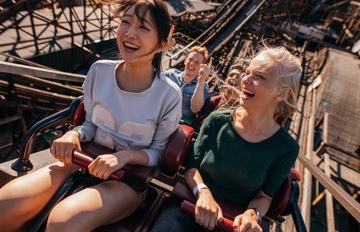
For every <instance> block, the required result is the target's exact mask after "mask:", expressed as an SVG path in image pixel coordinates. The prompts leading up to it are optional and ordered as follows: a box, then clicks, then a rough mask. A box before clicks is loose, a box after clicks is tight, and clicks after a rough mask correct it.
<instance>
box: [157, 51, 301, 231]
mask: <svg viewBox="0 0 360 232" xmlns="http://www.w3.org/2000/svg"><path fill="white" fill-rule="evenodd" d="M301 74H302V68H301V63H300V60H299V59H298V58H297V57H295V56H293V55H292V54H291V53H290V52H289V51H287V50H286V49H285V48H283V47H274V48H271V47H269V46H267V45H264V48H263V49H262V50H261V51H260V52H259V53H258V54H257V55H256V56H255V57H254V58H253V59H252V61H251V63H250V65H249V67H248V68H247V69H246V72H245V75H244V76H242V79H241V93H240V99H239V106H238V107H237V108H236V109H233V110H217V111H214V112H212V113H211V114H210V115H209V116H208V117H207V118H206V120H205V122H204V124H203V125H202V127H201V129H200V133H199V135H198V137H197V139H196V141H195V144H194V149H193V151H192V152H193V154H189V156H188V157H187V161H186V163H185V173H184V179H185V181H186V183H187V185H188V186H189V188H190V189H192V190H193V193H194V195H195V196H196V198H197V201H196V207H195V217H191V216H188V215H185V214H183V213H182V212H180V211H179V209H178V208H176V207H175V206H172V205H170V206H169V207H166V208H165V209H164V210H163V211H162V213H161V215H160V216H159V218H158V220H157V221H156V223H155V224H154V226H153V229H152V231H153V232H161V231H173V232H175V231H176V232H178V231H207V230H212V229H214V228H215V225H216V224H217V223H218V222H220V221H222V220H223V212H222V209H221V207H220V206H219V204H218V203H217V201H216V200H215V198H216V199H220V200H223V201H226V202H228V203H231V204H233V205H236V206H237V207H240V208H243V209H245V211H244V212H243V213H242V214H240V215H238V216H236V217H235V218H234V221H233V230H234V231H237V232H238V231H240V232H245V231H262V229H261V227H260V224H261V218H262V216H263V215H265V214H266V212H267V210H268V208H269V206H270V204H271V201H272V198H273V197H274V196H275V194H276V192H277V191H278V189H279V187H280V185H281V184H282V182H283V181H284V180H285V178H286V176H287V175H288V173H289V172H290V169H291V168H292V166H293V164H294V162H295V160H296V158H297V156H298V153H299V145H298V143H297V142H296V141H295V140H294V139H293V138H292V137H291V136H290V135H289V133H288V132H287V131H286V130H285V129H284V128H283V127H282V126H283V125H284V124H285V121H286V120H287V118H288V117H289V116H290V115H291V114H292V113H293V112H295V111H296V105H297V93H298V90H299V85H300V77H301Z"/></svg>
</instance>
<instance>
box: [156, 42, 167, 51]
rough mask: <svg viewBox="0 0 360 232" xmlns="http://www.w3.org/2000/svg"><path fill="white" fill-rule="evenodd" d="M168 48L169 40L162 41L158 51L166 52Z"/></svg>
mask: <svg viewBox="0 0 360 232" xmlns="http://www.w3.org/2000/svg"><path fill="white" fill-rule="evenodd" d="M167 48H168V47H167V42H166V41H161V43H160V46H159V47H158V49H157V53H159V52H166V51H167V50H168V49H167Z"/></svg>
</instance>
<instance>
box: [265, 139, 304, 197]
mask: <svg viewBox="0 0 360 232" xmlns="http://www.w3.org/2000/svg"><path fill="white" fill-rule="evenodd" d="M295 146H296V149H293V151H291V152H287V153H285V154H284V155H283V156H281V157H280V158H279V159H278V160H277V161H276V162H275V164H274V165H273V166H272V167H271V169H270V170H269V173H268V174H267V177H266V180H265V182H264V184H263V185H262V186H261V189H262V191H263V192H264V193H265V194H266V195H268V196H270V197H274V196H275V195H276V193H277V191H278V190H279V188H280V186H281V184H282V183H283V181H284V180H285V179H286V177H287V175H288V174H289V172H290V169H291V168H292V167H293V165H294V163H295V160H296V158H297V156H298V154H299V147H298V146H297V145H295Z"/></svg>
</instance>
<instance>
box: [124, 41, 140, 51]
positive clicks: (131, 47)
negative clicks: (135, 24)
mask: <svg viewBox="0 0 360 232" xmlns="http://www.w3.org/2000/svg"><path fill="white" fill-rule="evenodd" d="M123 45H124V48H125V49H126V50H128V51H136V50H138V49H139V46H136V45H134V44H131V43H128V42H124V43H123Z"/></svg>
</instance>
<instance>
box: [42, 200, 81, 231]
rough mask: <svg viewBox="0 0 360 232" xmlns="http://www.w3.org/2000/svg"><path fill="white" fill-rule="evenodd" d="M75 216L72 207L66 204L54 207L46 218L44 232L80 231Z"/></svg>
mask: <svg viewBox="0 0 360 232" xmlns="http://www.w3.org/2000/svg"><path fill="white" fill-rule="evenodd" d="M75 215H76V212H74V207H73V206H71V205H69V204H66V203H65V204H64V203H63V204H61V203H60V204H59V205H56V206H55V207H54V209H53V210H52V211H51V212H50V215H49V217H48V220H47V224H46V231H47V232H53V231H80V230H79V229H80V228H79V224H80V223H79V221H76V216H75ZM75 221H76V222H75Z"/></svg>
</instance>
